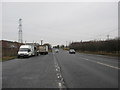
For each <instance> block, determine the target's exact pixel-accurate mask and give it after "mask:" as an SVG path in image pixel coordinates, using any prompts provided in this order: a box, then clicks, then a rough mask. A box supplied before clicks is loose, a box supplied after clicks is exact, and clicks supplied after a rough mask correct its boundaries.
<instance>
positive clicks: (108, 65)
mask: <svg viewBox="0 0 120 90" xmlns="http://www.w3.org/2000/svg"><path fill="white" fill-rule="evenodd" d="M97 63H98V64H101V65H104V66H108V67H111V68H115V69H120V68H118V67H115V66H111V65H108V64H105V63H101V62H97Z"/></svg>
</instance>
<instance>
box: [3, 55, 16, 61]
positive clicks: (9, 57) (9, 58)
mask: <svg viewBox="0 0 120 90" xmlns="http://www.w3.org/2000/svg"><path fill="white" fill-rule="evenodd" d="M15 58H17V57H16V56H4V57H2V62H4V61H8V60H11V59H15Z"/></svg>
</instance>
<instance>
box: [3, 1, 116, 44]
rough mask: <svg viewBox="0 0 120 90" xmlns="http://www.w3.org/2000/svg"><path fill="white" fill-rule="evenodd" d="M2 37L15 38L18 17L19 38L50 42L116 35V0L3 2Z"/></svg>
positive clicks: (59, 42) (28, 40)
mask: <svg viewBox="0 0 120 90" xmlns="http://www.w3.org/2000/svg"><path fill="white" fill-rule="evenodd" d="M2 14H3V18H2V19H3V20H2V21H3V24H2V25H3V32H2V39H4V40H13V41H18V20H19V18H22V25H23V27H22V30H23V41H24V42H25V41H27V42H33V41H36V42H38V43H40V40H41V39H43V41H44V43H45V42H49V43H50V44H52V45H57V44H64V45H65V44H66V41H67V44H68V43H69V42H71V41H81V40H83V41H86V40H95V39H97V40H98V39H106V38H107V35H108V34H109V35H110V38H114V37H117V36H118V3H117V2H66V3H65V2H39V3H37V2H36V3H35V2H31V3H27V2H23V3H19V2H16V3H15V2H13V3H12V2H5V3H3V7H2Z"/></svg>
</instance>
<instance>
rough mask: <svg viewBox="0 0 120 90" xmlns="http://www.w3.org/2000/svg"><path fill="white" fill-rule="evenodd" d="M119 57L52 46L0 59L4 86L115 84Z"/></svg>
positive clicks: (48, 86) (41, 86)
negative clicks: (36, 52) (33, 54)
mask: <svg viewBox="0 0 120 90" xmlns="http://www.w3.org/2000/svg"><path fill="white" fill-rule="evenodd" d="M118 70H119V68H118V59H117V57H109V56H102V55H92V54H81V53H76V54H69V52H68V51H64V50H60V51H59V53H55V52H54V50H53V52H52V53H49V54H48V55H39V56H36V57H30V58H21V59H14V60H10V61H5V62H3V63H2V87H3V88H65V87H66V88H118Z"/></svg>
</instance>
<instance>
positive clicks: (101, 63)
mask: <svg viewBox="0 0 120 90" xmlns="http://www.w3.org/2000/svg"><path fill="white" fill-rule="evenodd" d="M82 59H84V60H87V61H91V62H94V63H97V64H100V65H104V66H107V67H111V68H114V69H120V68H118V67H115V66H112V65H109V64H105V63H101V62H97V61H93V60H89V59H87V58H82Z"/></svg>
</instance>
